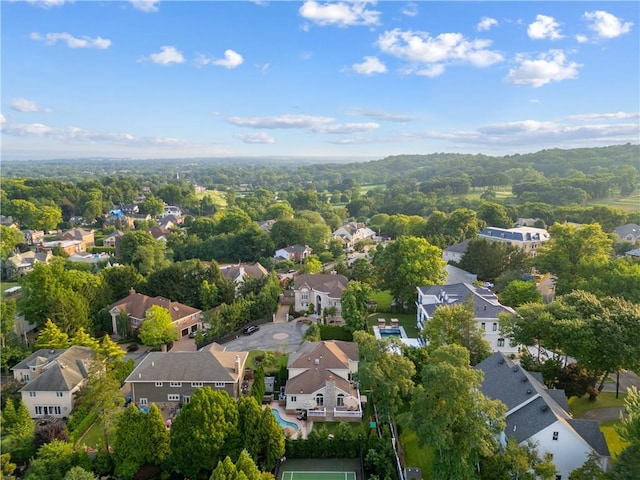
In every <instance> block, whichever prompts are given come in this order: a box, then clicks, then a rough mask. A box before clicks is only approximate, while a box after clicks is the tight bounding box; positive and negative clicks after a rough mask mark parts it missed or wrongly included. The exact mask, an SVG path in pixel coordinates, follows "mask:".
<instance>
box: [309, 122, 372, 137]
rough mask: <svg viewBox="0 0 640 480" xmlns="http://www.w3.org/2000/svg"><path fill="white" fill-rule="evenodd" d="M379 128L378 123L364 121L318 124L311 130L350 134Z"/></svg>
mask: <svg viewBox="0 0 640 480" xmlns="http://www.w3.org/2000/svg"><path fill="white" fill-rule="evenodd" d="M378 128H380V125H379V124H377V123H375V122H365V123H336V124H332V125H318V126H317V127H315V128H313V129H312V131H314V132H316V133H329V134H350V133H363V132H369V131H371V130H376V129H378Z"/></svg>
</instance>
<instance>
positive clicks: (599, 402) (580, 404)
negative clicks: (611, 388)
mask: <svg viewBox="0 0 640 480" xmlns="http://www.w3.org/2000/svg"><path fill="white" fill-rule="evenodd" d="M625 396H626V395H625V394H624V393H621V394H620V395H619V398H616V394H615V393H614V392H601V393H600V395H598V397H597V398H596V401H595V402H592V401H591V400H589V397H588V396H587V395H585V396H583V397H580V398H576V397H571V398H570V399H569V410H570V411H571V414H572V415H573V417H574V418H580V416H581V415H582V414H583V413H584V412H587V411H589V410H593V409H595V408H606V407H624V398H625Z"/></svg>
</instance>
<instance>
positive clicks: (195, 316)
mask: <svg viewBox="0 0 640 480" xmlns="http://www.w3.org/2000/svg"><path fill="white" fill-rule="evenodd" d="M153 305H157V306H160V307H163V308H166V309H167V310H168V311H169V315H171V319H172V320H173V323H174V325H175V326H176V327H177V328H178V332H179V333H180V336H181V337H186V336H187V335H189V333H191V332H195V331H196V330H198V329H201V328H202V320H201V314H202V311H201V310H198V309H197V308H193V307H189V306H188V305H183V304H182V303H178V302H172V301H171V300H169V299H168V298H164V297H153V298H152V297H148V296H147V295H143V294H141V293H136V291H135V290H134V289H131V290H130V291H129V295H128V296H126V297H125V298H123V299H122V300H119V301H117V302H115V303H112V304H111V305H109V313H110V314H111V326H112V328H113V333H114V334H116V335H117V334H118V328H119V326H118V320H119V318H120V315H121V314H122V313H124V314H126V315H127V317H128V319H129V328H130V329H131V330H137V329H138V328H140V325H142V322H143V321H144V318H145V315H146V313H147V310H148V309H149V308H150V307H152V306H153Z"/></svg>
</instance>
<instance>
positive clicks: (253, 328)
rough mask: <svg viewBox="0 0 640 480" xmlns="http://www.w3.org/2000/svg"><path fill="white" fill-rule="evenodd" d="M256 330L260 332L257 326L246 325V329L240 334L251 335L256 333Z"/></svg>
mask: <svg viewBox="0 0 640 480" xmlns="http://www.w3.org/2000/svg"><path fill="white" fill-rule="evenodd" d="M258 330H260V327H259V326H257V325H248V326H246V327H244V328H243V329H242V333H244V334H245V335H251V334H252V333H255V332H257V331H258Z"/></svg>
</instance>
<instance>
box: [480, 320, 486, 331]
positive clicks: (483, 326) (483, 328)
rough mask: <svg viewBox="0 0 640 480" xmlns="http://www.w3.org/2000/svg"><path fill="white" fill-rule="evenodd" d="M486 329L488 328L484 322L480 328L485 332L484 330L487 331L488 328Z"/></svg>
mask: <svg viewBox="0 0 640 480" xmlns="http://www.w3.org/2000/svg"><path fill="white" fill-rule="evenodd" d="M485 327H486V325H485V323H484V322H482V323H481V324H480V328H481V329H482V330H483V331H484V330H486V328H485Z"/></svg>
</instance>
